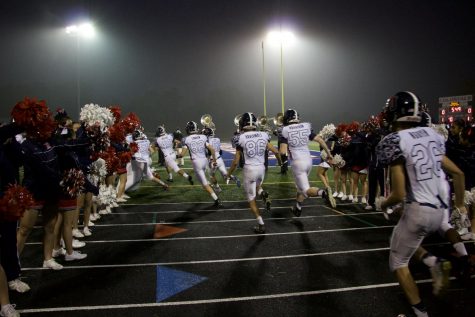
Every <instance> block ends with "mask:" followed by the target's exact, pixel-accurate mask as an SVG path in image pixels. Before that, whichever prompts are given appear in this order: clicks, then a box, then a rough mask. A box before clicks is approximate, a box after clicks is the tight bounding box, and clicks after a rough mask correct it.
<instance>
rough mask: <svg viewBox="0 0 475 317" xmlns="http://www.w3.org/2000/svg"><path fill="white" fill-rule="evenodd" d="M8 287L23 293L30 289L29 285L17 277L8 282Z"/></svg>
mask: <svg viewBox="0 0 475 317" xmlns="http://www.w3.org/2000/svg"><path fill="white" fill-rule="evenodd" d="M8 288H9V289H11V290H12V291H17V292H18V293H25V292H28V291H29V290H30V286H28V284H26V283H25V282H22V281H21V280H20V279H19V278H17V279H14V280H13V281H10V282H8Z"/></svg>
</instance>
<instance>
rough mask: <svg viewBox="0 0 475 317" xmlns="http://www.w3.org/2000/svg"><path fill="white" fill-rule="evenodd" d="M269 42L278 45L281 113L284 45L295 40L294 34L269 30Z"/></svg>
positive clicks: (283, 99) (283, 98) (283, 97)
mask: <svg viewBox="0 0 475 317" xmlns="http://www.w3.org/2000/svg"><path fill="white" fill-rule="evenodd" d="M267 39H268V40H269V42H271V43H274V44H278V45H279V46H280V91H281V100H282V113H284V109H285V96H284V45H286V46H287V45H289V44H292V43H293V42H294V41H295V35H294V34H293V33H292V32H290V31H282V30H279V31H270V32H269V33H268V34H267Z"/></svg>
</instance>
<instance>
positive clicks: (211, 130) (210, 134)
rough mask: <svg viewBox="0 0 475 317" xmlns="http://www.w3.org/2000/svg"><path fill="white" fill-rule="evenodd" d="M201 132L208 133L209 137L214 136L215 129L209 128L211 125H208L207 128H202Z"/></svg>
mask: <svg viewBox="0 0 475 317" xmlns="http://www.w3.org/2000/svg"><path fill="white" fill-rule="evenodd" d="M201 133H203V134H204V135H206V136H207V137H212V136H214V130H213V129H211V128H209V127H206V128H203V130H201Z"/></svg>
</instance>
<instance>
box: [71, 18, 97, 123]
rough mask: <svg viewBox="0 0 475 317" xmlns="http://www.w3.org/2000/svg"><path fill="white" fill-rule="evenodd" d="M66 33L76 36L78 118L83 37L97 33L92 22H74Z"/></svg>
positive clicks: (88, 37) (89, 37)
mask: <svg viewBox="0 0 475 317" xmlns="http://www.w3.org/2000/svg"><path fill="white" fill-rule="evenodd" d="M66 34H68V35H70V36H74V37H75V38H76V85H77V86H76V93H77V108H78V119H79V114H80V113H81V45H80V43H81V38H86V39H91V38H93V37H94V36H95V35H96V30H95V28H94V25H93V24H92V23H90V22H84V23H81V24H73V25H69V26H67V27H66Z"/></svg>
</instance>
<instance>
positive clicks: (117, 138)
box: [109, 124, 125, 143]
mask: <svg viewBox="0 0 475 317" xmlns="http://www.w3.org/2000/svg"><path fill="white" fill-rule="evenodd" d="M109 135H110V139H111V141H112V142H114V143H122V142H124V140H125V130H124V127H123V126H122V125H121V124H114V125H113V126H112V127H110V128H109Z"/></svg>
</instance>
